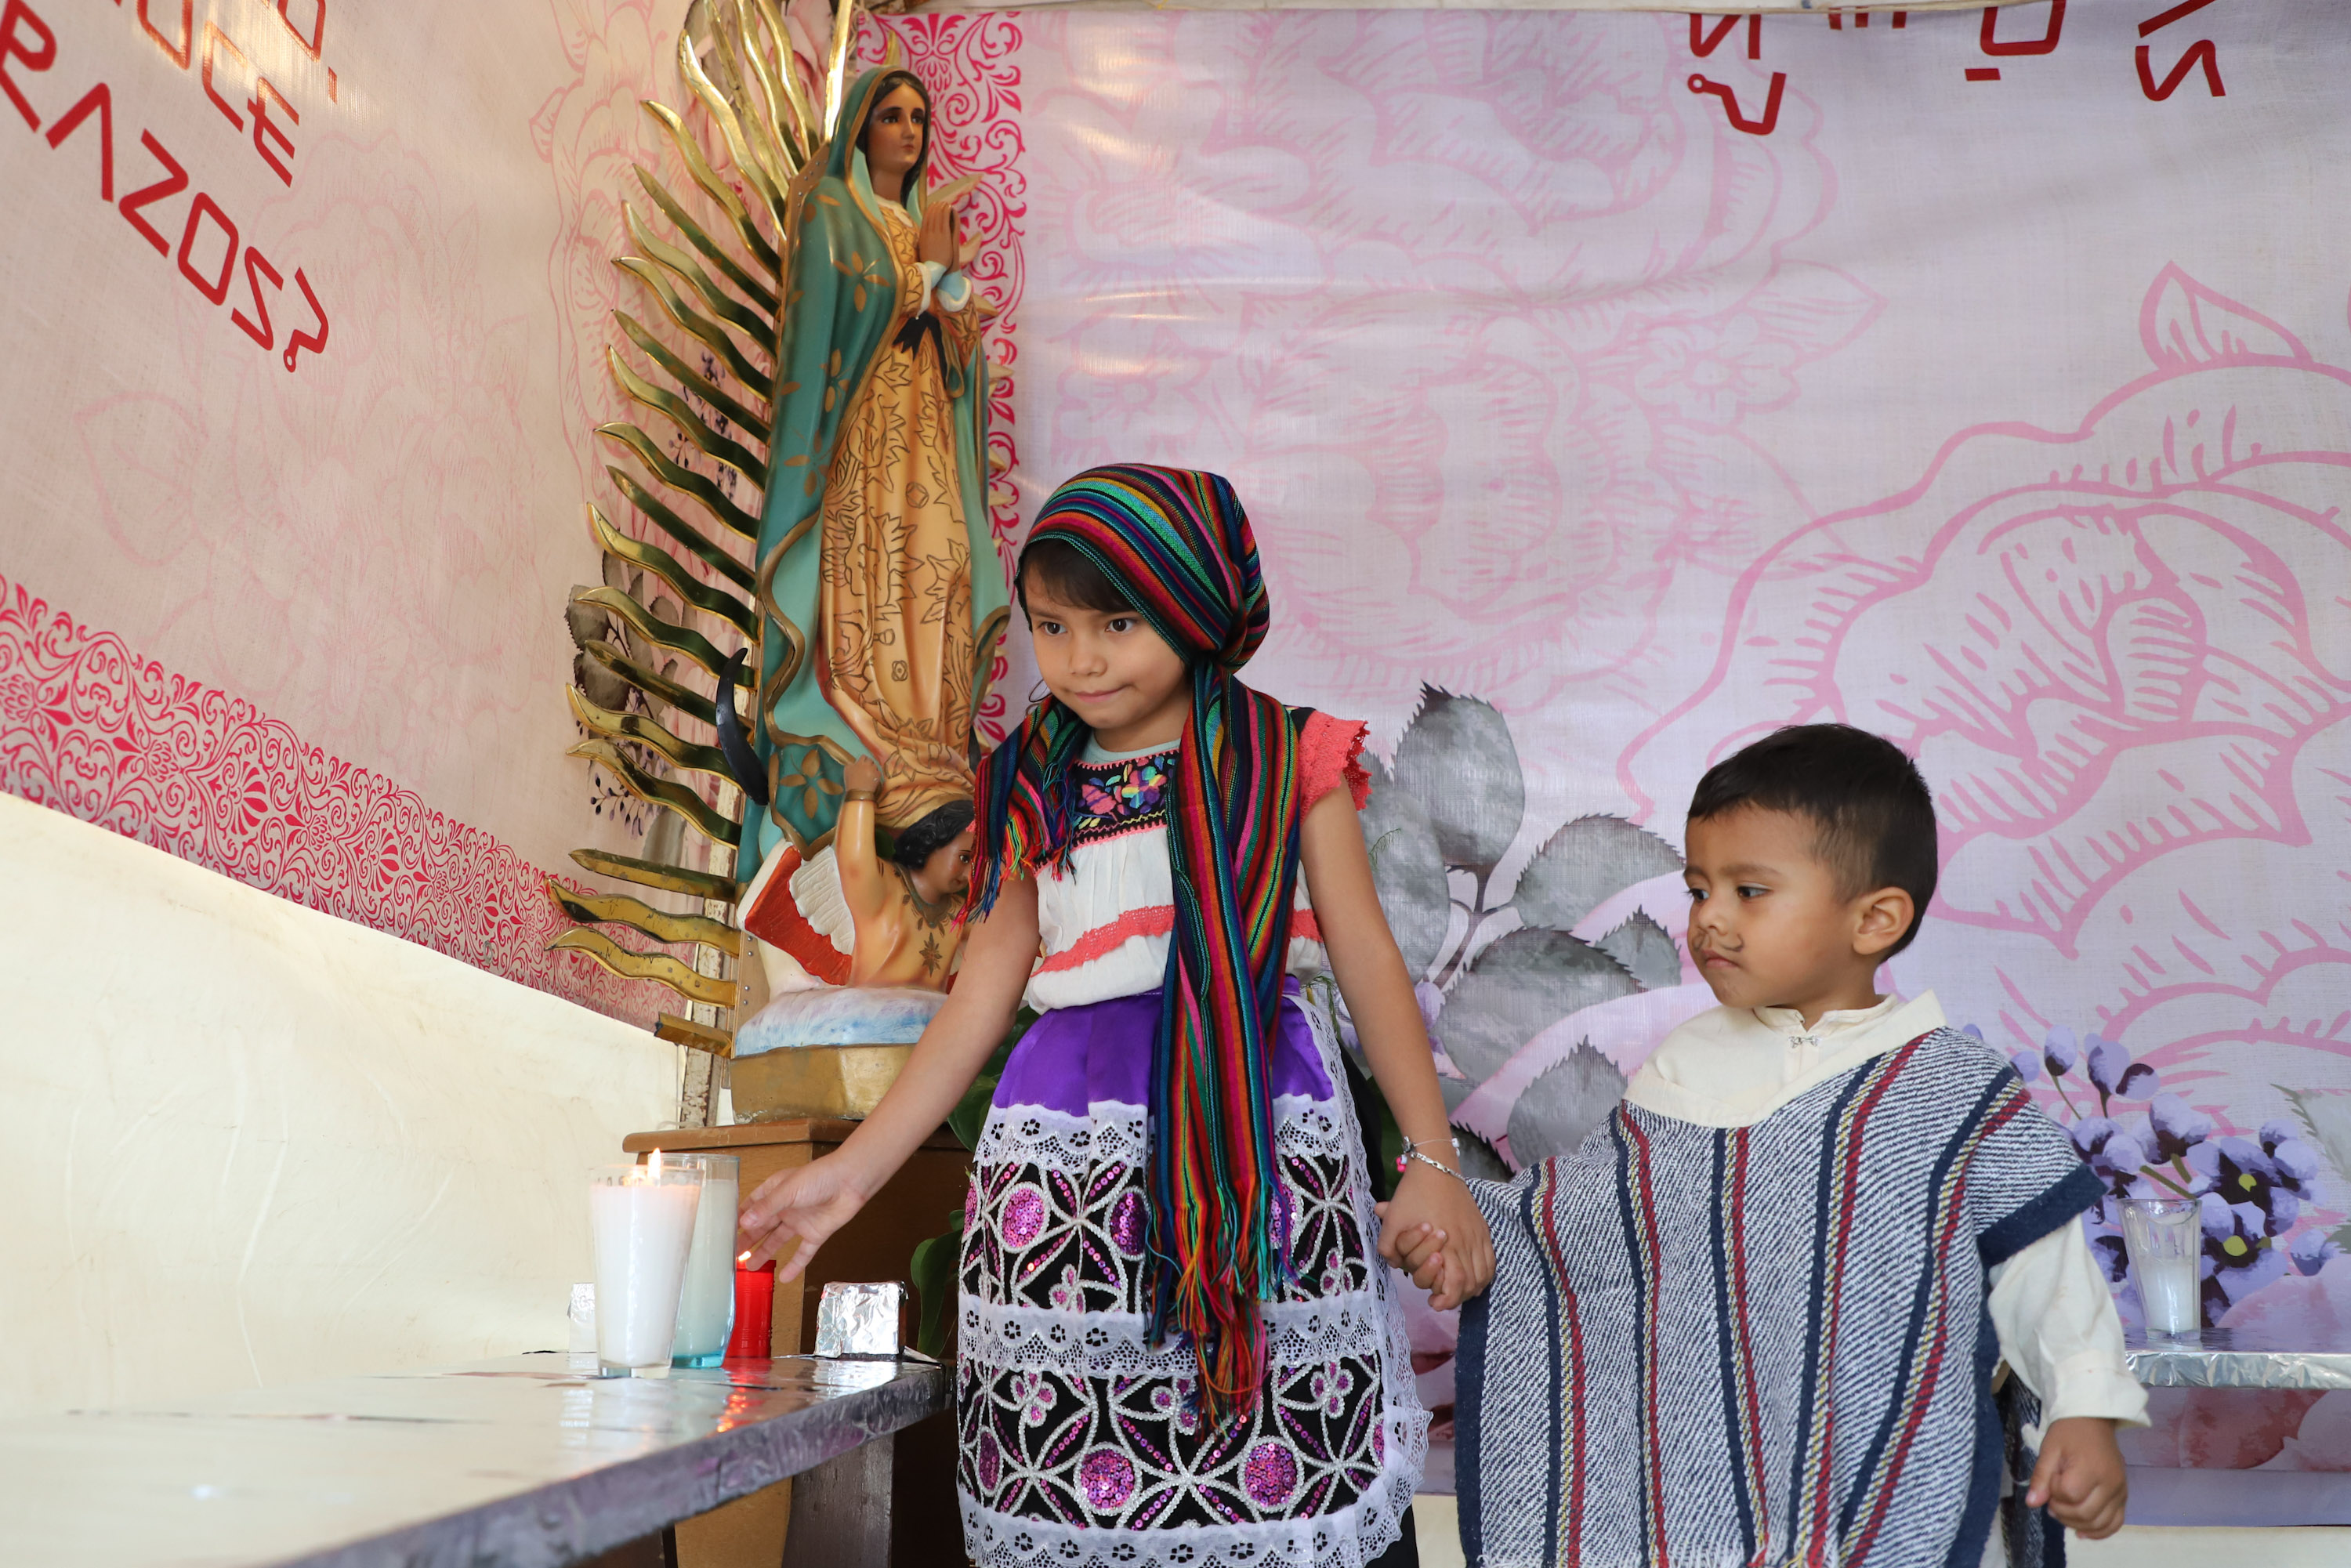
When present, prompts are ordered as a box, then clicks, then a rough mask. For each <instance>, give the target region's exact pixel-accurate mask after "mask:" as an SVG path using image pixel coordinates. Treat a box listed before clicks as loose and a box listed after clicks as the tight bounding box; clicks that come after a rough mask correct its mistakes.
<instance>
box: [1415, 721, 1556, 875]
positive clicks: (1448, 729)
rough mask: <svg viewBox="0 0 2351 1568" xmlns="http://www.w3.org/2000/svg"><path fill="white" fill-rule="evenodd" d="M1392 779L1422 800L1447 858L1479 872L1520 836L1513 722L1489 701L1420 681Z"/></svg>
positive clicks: (1522, 806) (1522, 795)
mask: <svg viewBox="0 0 2351 1568" xmlns="http://www.w3.org/2000/svg"><path fill="white" fill-rule="evenodd" d="M1395 781H1396V782H1397V783H1398V784H1399V785H1401V786H1403V787H1404V789H1405V791H1406V792H1408V793H1409V794H1410V795H1411V796H1412V798H1413V799H1414V800H1417V801H1418V802H1419V803H1420V808H1421V810H1422V812H1423V813H1424V814H1425V815H1426V817H1427V819H1428V822H1429V825H1430V827H1431V828H1433V829H1434V830H1435V831H1436V834H1437V852H1438V853H1439V854H1441V855H1443V856H1444V857H1445V860H1446V862H1447V864H1450V865H1456V866H1459V867H1461V868H1463V869H1464V870H1468V871H1473V872H1476V873H1479V875H1480V876H1483V875H1485V874H1486V873H1489V872H1491V871H1492V870H1493V868H1494V862H1496V861H1499V860H1500V859H1501V858H1502V856H1503V854H1504V853H1505V852H1507V851H1508V850H1509V849H1510V841H1511V840H1513V839H1515V838H1517V837H1518V836H1519V824H1520V821H1523V820H1524V819H1525V817H1526V814H1527V783H1526V779H1525V778H1524V776H1523V775H1521V774H1520V771H1519V748H1518V747H1516V746H1514V745H1512V744H1511V743H1510V725H1509V723H1508V722H1507V721H1505V720H1504V719H1503V717H1502V716H1501V715H1500V714H1499V713H1497V712H1495V711H1494V709H1493V707H1492V706H1491V705H1489V704H1487V703H1484V702H1480V701H1479V699H1477V698H1476V697H1457V696H1455V695H1452V694H1451V693H1449V692H1441V691H1438V690H1437V688H1436V687H1435V686H1423V687H1422V688H1421V697H1420V711H1419V712H1417V713H1416V714H1415V715H1413V717H1412V722H1411V723H1410V724H1408V725H1406V726H1405V732H1404V737H1403V738H1402V739H1401V740H1399V741H1397V742H1396V754H1395Z"/></svg>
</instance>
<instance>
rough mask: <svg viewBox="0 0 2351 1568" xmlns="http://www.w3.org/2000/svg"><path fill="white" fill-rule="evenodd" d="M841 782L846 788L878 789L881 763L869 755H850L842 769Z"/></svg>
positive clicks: (880, 783)
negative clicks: (845, 766)
mask: <svg viewBox="0 0 2351 1568" xmlns="http://www.w3.org/2000/svg"><path fill="white" fill-rule="evenodd" d="M841 783H842V786H843V787H844V788H846V789H877V790H878V789H881V788H882V767H881V764H879V763H877V762H875V761H874V760H873V758H870V757H864V756H859V757H852V758H850V759H849V766H848V768H845V769H843V770H842V775H841Z"/></svg>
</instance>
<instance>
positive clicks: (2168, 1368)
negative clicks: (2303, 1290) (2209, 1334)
mask: <svg viewBox="0 0 2351 1568" xmlns="http://www.w3.org/2000/svg"><path fill="white" fill-rule="evenodd" d="M2214 1337H2216V1338H2217V1337H2218V1336H2217V1333H2216V1334H2215V1336H2214ZM2124 1361H2125V1363H2126V1364H2127V1365H2128V1366H2129V1367H2130V1372H2131V1375H2132V1376H2133V1377H2136V1378H2137V1379H2138V1380H2139V1381H2140V1382H2141V1383H2143V1384H2145V1385H2147V1387H2149V1388H2284V1389H2301V1390H2305V1391H2314V1392H2329V1391H2332V1390H2335V1389H2351V1351H2301V1350H2240V1349H2235V1348H2232V1347H2230V1346H2227V1345H2222V1344H2199V1343H2196V1342H2194V1341H2190V1340H2183V1341H2181V1342H2179V1343H2176V1344H2163V1343H2157V1344H2148V1343H2137V1342H2135V1343H2131V1344H2130V1345H2129V1346H2127V1347H2126V1350H2125V1352H2124Z"/></svg>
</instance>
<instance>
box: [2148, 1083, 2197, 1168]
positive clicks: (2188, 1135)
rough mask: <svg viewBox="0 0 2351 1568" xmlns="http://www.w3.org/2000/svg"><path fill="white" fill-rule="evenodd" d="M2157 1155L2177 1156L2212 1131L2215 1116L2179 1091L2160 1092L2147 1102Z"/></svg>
mask: <svg viewBox="0 0 2351 1568" xmlns="http://www.w3.org/2000/svg"><path fill="white" fill-rule="evenodd" d="M2147 1126H2148V1127H2149V1128H2150V1129H2151V1130H2152V1131H2153V1132H2154V1134H2155V1154H2156V1158H2158V1159H2162V1160H2176V1159H2178V1158H2179V1157H2180V1156H2181V1155H2185V1154H2186V1153H2187V1152H2188V1151H2189V1150H2190V1149H2192V1148H2194V1147H2195V1146H2196V1145H2199V1144H2200V1143H2202V1142H2203V1141H2204V1140H2205V1139H2207V1138H2209V1137H2210V1136H2211V1135H2212V1118H2211V1117H2210V1116H2208V1115H2206V1114H2205V1113H2203V1112H2201V1111H2199V1110H2198V1109H2196V1107H2194V1106H2193V1105H2190V1104H2189V1103H2188V1102H2187V1101H2185V1100H2183V1099H2181V1098H2180V1097H2179V1095H2177V1094H2158V1095H2157V1096H2156V1097H2155V1098H2154V1099H2153V1100H2152V1101H2150V1102H2149V1103H2148V1104H2147Z"/></svg>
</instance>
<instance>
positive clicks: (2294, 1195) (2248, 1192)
mask: <svg viewBox="0 0 2351 1568" xmlns="http://www.w3.org/2000/svg"><path fill="white" fill-rule="evenodd" d="M2285 1146H2287V1145H2280V1147H2282V1148H2283V1147H2285ZM2187 1160H2188V1168H2189V1170H2192V1171H2194V1172H2195V1173H2196V1174H2197V1175H2198V1176H2201V1177H2203V1178H2204V1179H2205V1181H2206V1182H2208V1183H2210V1186H2211V1189H2212V1191H2214V1192H2215V1193H2217V1194H2219V1195H2220V1198H2221V1200H2222V1201H2224V1202H2226V1203H2230V1204H2234V1205H2239V1206H2242V1207H2251V1208H2252V1209H2254V1210H2255V1211H2257V1212H2259V1213H2260V1214H2261V1215H2262V1217H2263V1230H2264V1232H2265V1233H2266V1234H2268V1235H2271V1236H2283V1235H2284V1234H2285V1233H2286V1232H2287V1231H2288V1230H2291V1229H2293V1228H2294V1222H2295V1221H2296V1220H2298V1219H2300V1218H2302V1200H2303V1198H2304V1197H2305V1196H2307V1194H2306V1190H2305V1183H2304V1181H2303V1180H2301V1179H2300V1178H2298V1177H2296V1176H2292V1175H2290V1174H2289V1173H2288V1172H2287V1171H2286V1170H2284V1169H2283V1168H2282V1167H2281V1166H2280V1164H2279V1162H2278V1161H2277V1160H2276V1159H2274V1158H2273V1156H2272V1155H2270V1154H2269V1153H2268V1152H2267V1151H2266V1150H2264V1149H2263V1148H2262V1146H2261V1145H2259V1144H2256V1143H2254V1142H2252V1140H2251V1139H2248V1138H2215V1139H2212V1140H2210V1141H2209V1142H2206V1143H2202V1144H2199V1145H2197V1146H2196V1147H2195V1148H2193V1149H2190V1150H2189V1152H2188V1155H2187Z"/></svg>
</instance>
